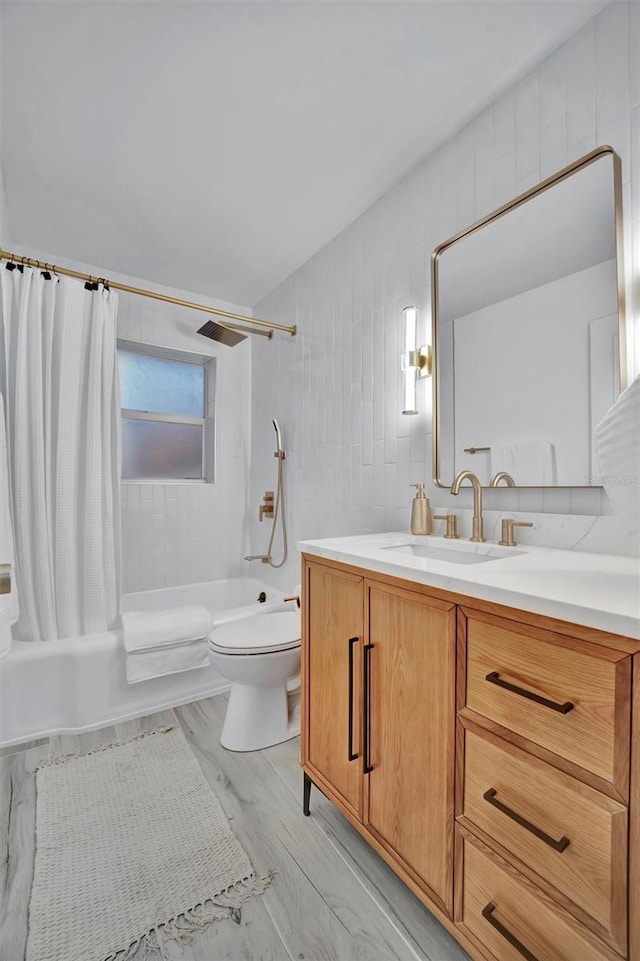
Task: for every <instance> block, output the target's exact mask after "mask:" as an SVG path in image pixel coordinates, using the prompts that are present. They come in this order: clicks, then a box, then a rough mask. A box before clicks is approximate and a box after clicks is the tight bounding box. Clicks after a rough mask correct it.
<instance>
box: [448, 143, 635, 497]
mask: <svg viewBox="0 0 640 961" xmlns="http://www.w3.org/2000/svg"><path fill="white" fill-rule="evenodd" d="M431 301H432V327H433V353H434V376H433V449H432V453H433V477H434V482H435V484H436V486H438V487H450V486H451V483H452V482H453V478H454V476H455V475H456V474H457V473H458V472H459V471H461V470H465V469H469V470H472V471H473V472H474V473H475V474H476V475H477V476H478V478H479V479H480V482H481V484H482V485H483V486H487V485H488V484H489V482H490V478H491V477H495V475H496V474H497V473H499V472H501V471H506V472H507V473H508V474H509V475H511V476H512V477H513V480H514V482H515V485H516V486H518V487H591V486H594V487H597V486H600V485H599V484H598V480H599V478H598V476H597V469H596V466H595V463H594V460H593V450H592V437H593V429H594V427H595V425H596V424H597V423H598V422H599V420H601V419H602V417H603V416H604V414H605V413H606V412H607V410H608V409H609V408H610V407H611V405H612V404H613V402H614V401H615V399H616V397H617V396H618V394H619V392H620V391H621V390H624V388H625V387H626V380H627V376H626V374H627V372H626V355H625V305H624V277H623V256H622V177H621V166H620V158H619V157H618V155H617V154H616V152H615V151H614V150H613V148H612V147H609V146H603V147H598V148H597V149H595V150H593V151H591V152H590V153H588V154H586V155H585V156H584V157H581V158H580V159H579V160H577V161H575V162H574V163H572V164H570V165H569V166H567V167H565V168H563V169H562V170H560V171H559V172H558V173H556V174H554V175H553V176H551V177H548V178H547V179H546V180H544V181H542V183H540V184H538V185H537V186H535V187H533V188H531V189H530V190H527V191H526V192H525V193H523V194H520V195H519V196H518V197H516V198H514V200H512V201H510V202H509V203H506V204H504V205H503V206H502V207H499V208H498V209H497V210H494V211H493V212H492V213H490V214H488V215H487V216H486V217H483V218H482V220H479V221H477V223H474V224H472V225H471V226H470V227H468V228H466V229H465V230H462V231H460V232H459V233H457V234H455V235H454V236H453V237H450V238H449V239H448V240H446V241H444V243H442V244H440V245H439V246H438V247H436V248H435V250H434V251H433V254H432V256H431Z"/></svg>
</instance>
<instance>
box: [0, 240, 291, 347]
mask: <svg viewBox="0 0 640 961" xmlns="http://www.w3.org/2000/svg"><path fill="white" fill-rule="evenodd" d="M0 260H11V261H13V262H14V263H16V264H23V265H24V266H26V267H37V268H39V269H40V270H50V271H51V272H52V273H54V274H65V275H66V276H67V277H77V278H78V280H87V281H89V283H98V282H102V283H103V284H104V285H105V286H106V287H113V289H114V290H124V291H125V292H126V293H128V294H139V295H140V297H151V298H152V300H161V301H163V302H164V303H165V304H177V305H178V307H188V308H189V309H191V310H202V311H203V312H204V313H205V314H216V316H218V317H229V318H230V319H231V320H241V321H243V322H244V323H249V324H257V325H258V326H259V327H271V328H273V329H274V330H284V331H286V332H287V333H289V334H291V336H292V337H295V335H296V334H297V332H298V328H297V326H296V325H295V324H294V325H293V326H292V327H287V326H286V325H285V324H271V323H269V321H267V320H257V319H256V318H255V317H245V316H244V314H234V313H232V312H231V311H230V310H221V309H220V308H219V307H205V305H204V304H193V303H191V301H189V300H180V298H179V297H169V296H167V295H166V294H156V293H154V292H153V291H152V290H143V289H142V288H141V287H130V286H129V285H128V284H119V283H118V282H117V281H115V280H105V278H104V277H94V276H93V275H91V274H82V273H80V272H79V271H78V270H70V269H69V268H68V267H57V266H56V265H55V264H49V263H43V261H41V260H34V259H33V258H32V257H23V256H22V254H11V253H9V252H8V251H7V250H0ZM254 333H258V331H255V332H254Z"/></svg>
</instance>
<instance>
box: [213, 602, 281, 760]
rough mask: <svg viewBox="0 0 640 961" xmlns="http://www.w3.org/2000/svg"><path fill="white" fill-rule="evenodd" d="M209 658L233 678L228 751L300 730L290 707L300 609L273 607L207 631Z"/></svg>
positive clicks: (225, 740) (225, 732)
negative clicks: (289, 609)
mask: <svg viewBox="0 0 640 961" xmlns="http://www.w3.org/2000/svg"><path fill="white" fill-rule="evenodd" d="M209 650H210V652H211V660H212V662H213V664H214V665H215V667H216V668H217V670H219V671H220V673H221V674H222V675H223V676H224V677H226V678H227V679H228V680H230V681H231V691H230V694H229V704H228V705H227V713H226V715H225V719H224V725H223V728H222V734H221V736H220V743H221V744H222V746H223V747H226V748H227V749H228V750H230V751H258V750H260V749H261V748H264V747H271V745H273V744H279V743H280V742H281V741H287V740H289V738H292V737H296V735H298V734H299V733H300V717H299V713H298V714H297V715H296V714H295V713H293V712H290V710H289V697H288V694H290V693H291V691H290V690H288V688H289V689H290V688H291V687H292V686H293V682H294V680H295V679H296V678H297V677H298V675H299V674H300V614H299V612H298V611H273V612H268V613H260V614H256V615H254V616H253V617H245V618H242V619H241V620H236V621H230V622H229V623H226V624H221V625H219V626H218V627H215V628H214V629H213V631H212V632H211V634H210V636H209Z"/></svg>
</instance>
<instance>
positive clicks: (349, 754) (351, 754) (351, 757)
mask: <svg viewBox="0 0 640 961" xmlns="http://www.w3.org/2000/svg"><path fill="white" fill-rule="evenodd" d="M359 640H360V638H359V637H350V638H349V745H348V748H347V757H348V759H349V760H350V761H356V760H357V758H358V755H357V753H355V752H354V750H353V651H354V648H355V645H356V644H357V643H358V641H359Z"/></svg>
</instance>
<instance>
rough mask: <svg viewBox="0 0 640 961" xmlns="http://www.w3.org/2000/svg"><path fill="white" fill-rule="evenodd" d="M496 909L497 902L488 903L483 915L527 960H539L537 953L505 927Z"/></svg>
mask: <svg viewBox="0 0 640 961" xmlns="http://www.w3.org/2000/svg"><path fill="white" fill-rule="evenodd" d="M495 909H496V906H495V904H487V906H486V907H484V908H483V909H482V917H483V918H484V919H485V920H486V921H488V922H489V924H490V925H491V927H492V928H495V929H496V931H497V932H498V934H500V935H502V937H503V938H504V939H505V941H508V942H509V944H510V945H511V946H512V947H513V948H515V949H516V951H517V952H518V954H521V955H522V957H523V958H526V959H527V961H538V959H537V958H536V956H535V954H531V951H529V948H525V946H524V944H523V943H522V941H518V939H517V938H516V936H515V934H512V933H511V931H509V929H508V928H505V926H504V924H500V922H499V921H498V919H497V918H494V916H493V912H494V911H495Z"/></svg>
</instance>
